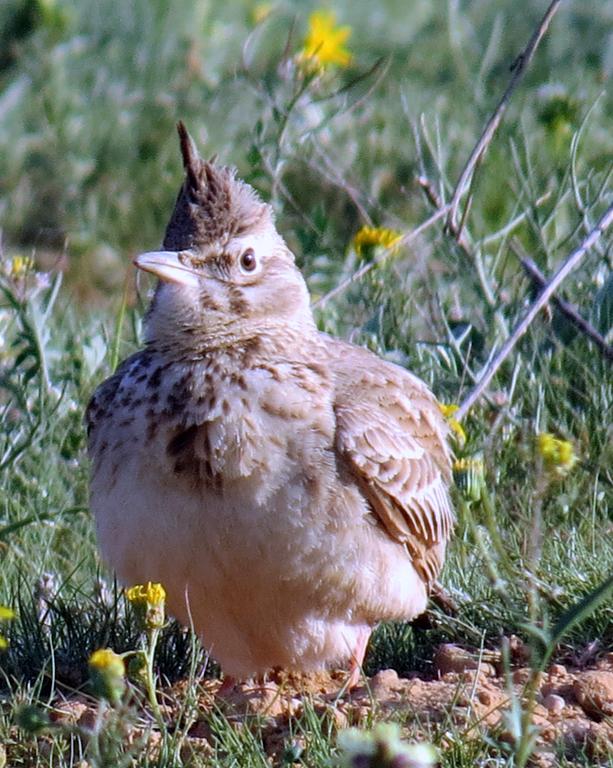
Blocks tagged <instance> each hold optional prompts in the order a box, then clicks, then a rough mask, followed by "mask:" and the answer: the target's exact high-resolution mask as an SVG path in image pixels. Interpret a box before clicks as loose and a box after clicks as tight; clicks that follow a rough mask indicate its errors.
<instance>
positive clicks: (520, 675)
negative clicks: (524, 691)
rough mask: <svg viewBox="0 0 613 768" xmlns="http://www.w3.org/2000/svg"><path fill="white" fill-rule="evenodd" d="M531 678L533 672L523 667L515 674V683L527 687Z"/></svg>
mask: <svg viewBox="0 0 613 768" xmlns="http://www.w3.org/2000/svg"><path fill="white" fill-rule="evenodd" d="M531 676H532V670H531V669H530V668H529V667H522V668H521V669H516V670H515V671H514V672H513V682H514V683H518V684H519V685H525V684H526V683H527V682H528V680H530V677H531Z"/></svg>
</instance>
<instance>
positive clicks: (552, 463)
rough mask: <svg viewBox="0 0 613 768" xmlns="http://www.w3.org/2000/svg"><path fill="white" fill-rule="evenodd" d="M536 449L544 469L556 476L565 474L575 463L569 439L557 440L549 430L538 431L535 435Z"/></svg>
mask: <svg viewBox="0 0 613 768" xmlns="http://www.w3.org/2000/svg"><path fill="white" fill-rule="evenodd" d="M536 449H537V451H538V453H539V455H540V457H541V458H542V459H543V464H544V466H545V469H546V470H547V471H548V472H551V473H552V474H554V475H557V476H558V477H564V476H565V475H567V474H568V473H569V472H570V470H571V469H572V468H573V467H574V466H575V464H576V463H577V456H576V455H575V451H574V448H573V444H572V443H571V442H570V441H569V440H559V439H558V438H557V437H554V436H553V435H552V434H551V433H549V432H540V433H539V434H538V435H537V436H536Z"/></svg>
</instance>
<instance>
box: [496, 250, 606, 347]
mask: <svg viewBox="0 0 613 768" xmlns="http://www.w3.org/2000/svg"><path fill="white" fill-rule="evenodd" d="M511 248H513V250H514V251H515V253H516V255H517V257H518V259H519V260H520V262H521V265H522V267H523V268H524V269H525V270H526V273H527V274H528V276H529V277H530V278H531V279H532V281H533V282H534V283H535V284H536V285H537V286H538V287H539V288H540V289H542V288H545V286H546V285H547V278H546V277H545V275H544V274H543V273H542V272H541V270H540V269H539V268H538V267H537V265H536V264H535V263H534V261H533V260H532V259H531V258H529V257H528V256H526V255H523V254H521V253H519V252H518V250H517V248H516V245H515V244H514V243H512V244H511ZM551 301H552V303H553V304H555V306H556V307H557V308H558V309H559V310H560V312H562V314H563V315H566V317H567V318H568V319H569V320H570V322H571V323H572V324H573V325H574V326H575V328H577V329H578V330H579V331H581V333H583V334H584V335H585V336H587V338H588V339H589V340H590V341H591V342H593V343H594V344H595V345H596V346H597V347H598V349H599V350H600V352H602V354H603V355H604V357H605V358H606V359H607V360H609V361H613V347H612V346H611V345H610V344H607V342H606V339H605V338H604V337H603V336H602V335H601V334H600V333H598V331H597V330H596V329H595V328H594V326H593V325H592V324H591V323H588V321H587V320H586V319H585V318H584V317H582V316H581V315H580V314H579V312H578V311H577V310H576V309H575V307H573V305H572V304H569V303H568V302H567V301H564V299H561V298H560V297H559V296H552V297H551Z"/></svg>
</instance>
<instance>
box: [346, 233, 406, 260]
mask: <svg viewBox="0 0 613 768" xmlns="http://www.w3.org/2000/svg"><path fill="white" fill-rule="evenodd" d="M401 239H402V233H401V232H397V231H396V230H395V229H387V227H362V229H360V230H359V231H358V233H357V234H356V235H355V237H354V238H353V248H354V250H355V252H356V253H357V254H359V255H360V254H362V253H363V252H364V251H365V250H366V249H367V248H375V247H376V246H381V247H383V248H389V249H390V250H392V249H393V248H394V247H395V246H396V245H397V244H398V243H399V242H400V240H401Z"/></svg>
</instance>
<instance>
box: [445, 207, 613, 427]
mask: <svg viewBox="0 0 613 768" xmlns="http://www.w3.org/2000/svg"><path fill="white" fill-rule="evenodd" d="M612 222H613V204H611V205H610V206H609V208H608V209H607V210H606V211H605V213H604V214H603V215H602V217H601V218H600V221H599V222H598V224H596V226H595V227H594V229H592V231H591V232H590V233H589V235H588V236H587V237H586V238H585V240H584V241H583V242H582V243H581V245H580V246H579V247H578V248H576V249H575V250H574V251H572V253H571V254H570V255H569V256H568V258H567V259H566V261H564V263H563V264H562V266H561V267H560V268H559V269H558V271H557V272H556V273H555V274H554V275H553V277H552V278H551V279H550V280H549V282H548V283H547V285H546V286H545V287H544V288H543V290H542V291H541V293H540V294H539V296H538V298H537V299H536V301H535V302H534V303H533V304H532V306H531V307H530V309H529V310H528V311H527V312H526V314H525V315H524V317H523V318H522V319H521V320H520V321H519V323H518V324H517V325H516V326H515V328H514V330H513V332H512V333H511V335H510V336H509V338H508V339H507V340H506V341H505V343H504V344H503V345H502V347H501V348H500V351H499V352H498V354H497V355H496V356H495V357H494V359H493V360H492V361H491V362H490V363H489V364H488V365H487V366H486V367H485V370H484V371H483V374H482V375H481V377H480V378H479V381H478V382H477V384H476V385H475V386H474V387H473V389H472V390H471V391H470V393H469V394H468V396H467V397H466V398H465V399H464V401H463V402H462V404H461V405H460V408H459V409H458V411H457V413H456V414H455V417H456V418H457V419H458V420H460V419H463V418H464V416H466V414H467V413H468V411H469V409H470V408H471V407H472V406H473V405H474V404H475V403H476V402H477V400H478V399H479V398H480V397H481V395H482V394H483V391H484V390H485V388H486V387H487V385H488V384H489V383H490V381H491V380H492V377H493V376H494V374H495V373H496V371H497V370H498V369H499V368H500V366H501V365H502V363H503V362H504V361H505V360H506V359H507V357H508V356H509V354H510V353H511V351H512V350H513V348H514V347H515V345H516V344H517V342H518V341H519V339H520V338H521V337H522V336H523V335H524V333H525V332H526V331H527V330H528V328H529V327H530V324H531V323H532V321H533V320H534V318H535V317H536V316H537V315H538V313H539V312H540V310H541V309H542V308H543V307H544V306H545V304H547V302H548V301H549V300H550V299H551V297H552V296H553V294H554V292H555V291H556V290H557V289H558V287H559V286H560V285H561V284H562V282H563V281H564V280H565V278H566V277H568V275H569V274H570V273H571V272H572V271H573V270H574V269H575V267H577V266H578V264H579V262H580V261H581V260H582V259H583V257H584V256H585V254H586V253H587V251H589V249H590V248H591V247H592V246H593V245H594V244H595V243H596V241H597V240H598V238H599V237H600V236H601V235H602V234H604V232H606V230H607V229H608V228H609V227H610V226H611V223H612Z"/></svg>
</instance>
